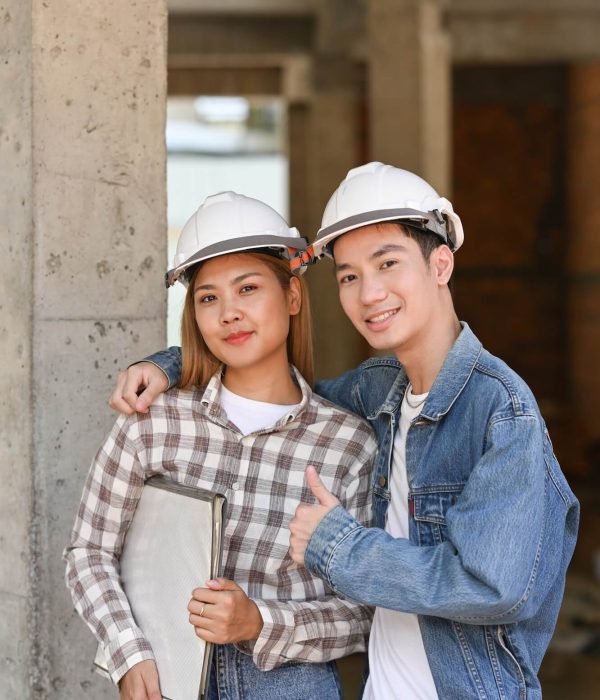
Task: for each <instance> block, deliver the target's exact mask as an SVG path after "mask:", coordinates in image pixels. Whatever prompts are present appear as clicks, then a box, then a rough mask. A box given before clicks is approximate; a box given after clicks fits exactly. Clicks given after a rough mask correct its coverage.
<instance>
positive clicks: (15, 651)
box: [0, 0, 33, 698]
mask: <svg viewBox="0 0 600 700" xmlns="http://www.w3.org/2000/svg"><path fill="white" fill-rule="evenodd" d="M21 5H22V3H21V0H5V2H3V3H2V7H1V9H0V26H1V27H2V33H1V34H0V93H1V94H2V99H1V100H0V240H2V242H3V248H4V251H3V255H0V275H1V277H2V299H1V300H0V354H1V356H2V363H0V392H1V396H2V402H1V403H0V415H1V418H0V483H1V484H2V486H1V487H0V620H2V623H1V624H0V696H2V697H6V698H28V697H30V695H29V693H30V691H29V669H30V666H31V644H30V643H29V638H28V634H29V628H30V624H29V618H30V603H31V591H30V580H29V524H30V518H31V489H32V483H31V467H32V465H31V461H32V460H31V454H32V438H31V425H32V420H31V418H32V416H31V412H30V407H31V401H30V399H31V389H32V378H31V350H32V348H31V338H32V318H31V306H30V303H29V302H30V299H31V290H32V274H31V271H32V263H31V258H32V254H33V240H32V236H31V219H32V204H31V192H32V167H31V121H32V119H31V21H30V19H31V18H30V16H29V12H24V11H23V10H22V9H21Z"/></svg>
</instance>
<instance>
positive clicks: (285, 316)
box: [65, 192, 375, 700]
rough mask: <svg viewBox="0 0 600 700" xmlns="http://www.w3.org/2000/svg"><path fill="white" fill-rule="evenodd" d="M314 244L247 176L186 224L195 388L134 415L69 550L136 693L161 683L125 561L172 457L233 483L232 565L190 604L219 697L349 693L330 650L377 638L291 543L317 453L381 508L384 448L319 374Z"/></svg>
mask: <svg viewBox="0 0 600 700" xmlns="http://www.w3.org/2000/svg"><path fill="white" fill-rule="evenodd" d="M304 248H305V241H304V240H303V239H301V238H300V237H299V234H298V232H297V231H296V229H289V228H288V226H287V224H286V223H285V221H284V220H283V219H281V217H280V216H279V215H278V214H277V213H276V212H275V211H273V210H272V209H271V208H270V207H268V206H267V205H265V204H263V203H262V202H258V201H257V200H254V199H250V198H248V197H243V196H242V195H237V194H235V193H232V192H226V193H221V194H219V195H215V196H213V197H209V198H207V199H206V200H205V202H204V203H203V204H202V206H201V207H200V208H199V209H198V211H197V212H196V213H195V214H194V216H193V217H192V218H191V219H190V221H188V223H187V224H186V226H185V227H184V229H183V231H182V234H181V237H180V240H179V243H178V248H177V254H176V257H175V266H174V268H173V269H172V270H171V271H170V272H169V273H168V275H167V281H168V283H169V284H173V283H174V282H175V281H176V280H178V279H180V280H182V281H184V283H185V284H186V285H187V287H188V290H187V295H186V300H185V305H184V311H183V318H182V357H183V368H182V377H181V381H180V384H179V387H178V388H177V389H174V390H172V391H170V392H168V393H166V394H164V395H163V397H162V399H161V400H159V401H158V402H157V403H155V404H154V405H153V406H152V408H151V409H150V412H149V413H148V414H135V415H133V416H129V417H125V416H122V417H120V418H119V419H118V420H117V422H116V424H115V426H114V428H113V430H112V432H111V434H110V436H109V437H108V438H107V440H106V442H105V443H104V445H103V446H102V447H101V449H100V451H99V452H98V454H97V456H96V459H95V461H94V463H93V464H92V467H91V470H90V474H89V476H88V480H87V483H86V486H85V488H84V492H83V497H82V502H81V506H80V509H79V514H78V517H77V519H76V522H75V527H74V530H73V533H72V537H71V542H70V544H69V546H68V547H67V549H66V552H65V557H66V559H67V582H68V585H69V587H70V588H71V591H72V595H73V600H74V602H75V606H76V608H77V610H78V612H79V613H80V614H81V615H82V616H83V617H84V619H85V620H86V622H87V623H88V625H89V626H90V627H91V629H92V630H93V631H94V632H95V634H96V636H97V638H98V639H99V640H100V642H101V643H102V645H103V646H104V649H105V654H106V656H107V659H108V660H109V671H110V673H111V677H112V678H113V680H114V681H115V682H116V683H119V686H120V692H121V698H149V699H151V698H153V697H154V696H153V695H152V693H157V692H158V682H159V681H158V675H157V672H156V667H155V664H154V661H153V656H152V651H151V649H150V648H149V644H148V643H147V642H146V640H145V639H144V636H143V634H142V632H141V630H139V628H137V626H136V625H135V622H134V620H133V617H132V615H131V610H130V608H129V604H128V602H127V599H126V597H125V595H124V593H123V590H122V588H121V585H120V582H119V565H118V557H119V554H120V552H121V548H122V544H123V539H124V536H125V533H126V531H127V527H128V525H129V523H130V522H131V518H132V515H133V512H134V510H135V506H136V503H137V500H138V499H139V497H140V494H141V490H142V488H143V484H144V480H145V479H146V478H147V477H148V476H150V475H153V474H157V473H159V474H168V475H169V476H170V477H171V478H172V479H174V480H176V481H180V482H185V483H186V484H193V485H196V486H198V487H200V488H204V489H209V490H212V491H217V492H221V493H225V494H226V496H227V498H228V510H227V522H226V528H225V538H224V552H223V576H222V577H221V578H219V579H216V580H212V581H209V582H207V583H206V585H205V584H204V582H198V586H199V588H197V589H196V590H195V591H194V593H193V598H192V599H191V600H190V603H189V606H188V611H182V614H185V615H189V619H190V623H191V624H193V625H194V626H195V628H196V633H197V634H198V636H200V637H201V638H202V639H205V640H207V641H210V642H213V643H215V644H216V645H217V647H216V649H215V654H214V656H213V668H212V674H211V681H210V688H209V696H208V697H209V698H211V699H213V698H215V699H216V698H220V699H221V700H223V698H241V697H243V698H247V699H250V700H253V699H256V700H269V698H291V699H292V698H298V699H302V700H305V699H306V698H312V697H319V698H340V697H342V696H341V691H340V687H339V681H338V678H337V673H336V670H335V667H334V665H333V664H332V663H331V662H332V660H333V659H335V658H338V657H340V656H343V655H346V654H349V653H352V652H355V651H360V650H363V649H364V647H365V642H364V638H365V634H366V633H367V632H368V628H369V622H370V612H369V610H368V609H367V608H365V607H363V606H360V605H358V604H356V603H354V602H351V601H349V600H346V599H344V598H342V597H340V596H336V595H332V594H331V592H330V591H328V590H326V589H325V587H324V584H323V582H322V580H321V579H319V578H317V577H315V576H313V575H312V574H311V573H310V572H309V571H307V570H306V569H304V568H303V567H299V566H297V565H296V564H294V563H293V562H292V560H291V559H290V557H289V554H288V533H287V525H288V522H289V520H290V519H291V517H292V516H293V514H294V511H295V509H296V506H297V505H298V503H299V502H301V501H305V502H312V500H313V499H312V497H311V495H310V491H309V490H308V488H307V487H306V484H305V476H304V475H305V470H306V467H307V466H308V465H309V464H310V465H313V466H314V467H315V468H316V469H317V471H318V472H319V474H320V476H321V478H322V479H323V481H324V482H325V483H326V484H327V486H328V488H329V490H330V491H332V493H334V494H335V495H336V496H337V497H338V498H339V499H340V501H341V503H342V505H343V506H344V507H345V508H347V509H348V510H349V511H350V512H352V513H353V514H354V515H355V517H356V518H357V519H358V520H360V521H362V522H365V523H368V521H369V520H370V489H369V484H370V477H369V474H370V470H371V464H372V459H373V455H374V452H375V443H374V440H373V438H372V436H371V433H370V430H369V428H368V427H367V426H366V424H365V423H363V422H362V421H360V420H359V419H358V418H356V417H355V416H353V415H351V414H349V413H346V412H345V411H343V410H342V409H339V408H337V407H336V406H334V405H333V404H331V403H329V402H327V401H326V400H324V399H322V398H320V397H318V396H316V395H314V394H313V393H312V391H311V389H310V383H311V382H312V373H313V365H312V349H311V338H310V311H309V306H308V297H307V293H306V289H305V287H304V285H303V283H302V280H301V278H300V277H299V276H295V275H294V274H292V272H291V270H290V258H292V259H293V258H295V256H296V255H297V254H298V253H300V252H301V251H302V250H303V249H304ZM203 586H204V587H203ZM298 662H308V663H298ZM157 697H160V696H159V695H158V696H157Z"/></svg>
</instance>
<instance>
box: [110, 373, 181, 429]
mask: <svg viewBox="0 0 600 700" xmlns="http://www.w3.org/2000/svg"><path fill="white" fill-rule="evenodd" d="M168 388H169V382H168V380H167V376H166V374H165V373H164V372H163V371H162V370H161V369H159V368H158V367H157V366H156V365H153V364H152V363H151V362H138V363H137V364H135V365H131V367H129V369H126V370H123V371H122V372H120V373H119V377H118V379H117V385H116V387H115V389H114V391H113V393H112V394H111V397H110V399H109V401H108V405H109V406H110V407H111V408H112V409H113V410H115V411H118V412H119V413H124V414H125V415H127V416H130V415H131V414H133V413H135V412H136V411H137V412H139V413H147V412H148V406H150V405H151V404H153V403H154V402H155V401H156V399H157V397H158V396H160V395H161V394H162V393H163V392H165V391H166V390H167V389H168Z"/></svg>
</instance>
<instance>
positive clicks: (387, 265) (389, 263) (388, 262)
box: [381, 260, 398, 270]
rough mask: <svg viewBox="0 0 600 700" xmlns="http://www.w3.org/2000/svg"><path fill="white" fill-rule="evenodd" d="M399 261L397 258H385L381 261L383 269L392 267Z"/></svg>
mask: <svg viewBox="0 0 600 700" xmlns="http://www.w3.org/2000/svg"><path fill="white" fill-rule="evenodd" d="M397 264H398V261H397V260H384V261H383V262H382V263H381V269H382V270H387V269H388V268H390V267H394V265H397Z"/></svg>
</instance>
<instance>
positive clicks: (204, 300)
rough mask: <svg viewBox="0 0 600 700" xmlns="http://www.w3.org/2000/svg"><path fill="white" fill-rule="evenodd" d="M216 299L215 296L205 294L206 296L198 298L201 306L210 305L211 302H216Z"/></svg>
mask: <svg viewBox="0 0 600 700" xmlns="http://www.w3.org/2000/svg"><path fill="white" fill-rule="evenodd" d="M215 299H216V296H215V295H214V294H205V295H204V296H201V297H198V303H199V304H208V303H210V302H211V301H214V300H215Z"/></svg>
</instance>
